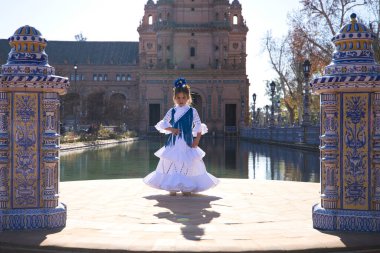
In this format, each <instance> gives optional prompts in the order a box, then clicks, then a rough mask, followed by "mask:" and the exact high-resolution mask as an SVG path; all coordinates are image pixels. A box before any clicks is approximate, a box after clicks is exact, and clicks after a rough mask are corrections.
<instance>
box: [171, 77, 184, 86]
mask: <svg viewBox="0 0 380 253" xmlns="http://www.w3.org/2000/svg"><path fill="white" fill-rule="evenodd" d="M186 85H187V82H186V79H185V78H183V77H180V78H178V79H177V80H175V81H174V87H175V88H180V87H181V88H184V87H186Z"/></svg>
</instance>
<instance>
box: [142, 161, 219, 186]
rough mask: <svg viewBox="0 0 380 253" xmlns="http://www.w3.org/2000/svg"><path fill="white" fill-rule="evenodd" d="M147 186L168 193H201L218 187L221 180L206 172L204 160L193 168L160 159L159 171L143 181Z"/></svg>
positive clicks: (197, 162) (196, 163) (193, 165)
mask: <svg viewBox="0 0 380 253" xmlns="http://www.w3.org/2000/svg"><path fill="white" fill-rule="evenodd" d="M143 181H144V183H146V184H147V185H149V186H151V187H153V188H157V189H161V190H166V191H176V192H178V191H182V192H201V191H205V190H207V189H210V188H212V187H214V186H216V185H217V184H218V183H219V180H218V179H217V178H216V177H214V176H213V175H211V174H209V173H208V172H207V171H206V168H205V165H204V163H203V161H202V160H200V161H196V162H195V163H194V164H192V166H191V167H187V168H186V167H185V166H184V164H181V163H173V162H172V161H169V160H165V159H160V162H159V163H158V165H157V169H156V170H155V171H153V172H152V173H150V174H149V175H148V176H146V177H145V178H144V179H143Z"/></svg>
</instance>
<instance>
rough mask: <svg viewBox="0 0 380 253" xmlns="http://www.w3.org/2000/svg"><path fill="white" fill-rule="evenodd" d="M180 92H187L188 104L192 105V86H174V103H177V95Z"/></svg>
mask: <svg viewBox="0 0 380 253" xmlns="http://www.w3.org/2000/svg"><path fill="white" fill-rule="evenodd" d="M179 93H183V94H185V96H186V97H187V98H188V100H187V104H188V105H191V103H192V102H193V99H192V98H191V93H190V86H189V85H184V86H180V87H175V88H173V102H174V104H175V97H176V96H177V94H179Z"/></svg>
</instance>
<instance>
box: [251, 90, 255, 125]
mask: <svg viewBox="0 0 380 253" xmlns="http://www.w3.org/2000/svg"><path fill="white" fill-rule="evenodd" d="M252 101H253V105H252V128H254V127H255V120H256V117H255V111H256V93H253V94H252Z"/></svg>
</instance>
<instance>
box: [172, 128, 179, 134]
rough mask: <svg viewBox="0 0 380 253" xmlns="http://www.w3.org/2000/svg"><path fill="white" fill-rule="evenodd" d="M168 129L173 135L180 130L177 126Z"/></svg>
mask: <svg viewBox="0 0 380 253" xmlns="http://www.w3.org/2000/svg"><path fill="white" fill-rule="evenodd" d="M170 131H171V132H172V134H174V135H179V133H180V132H181V131H180V130H179V129H178V128H171V129H170Z"/></svg>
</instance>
